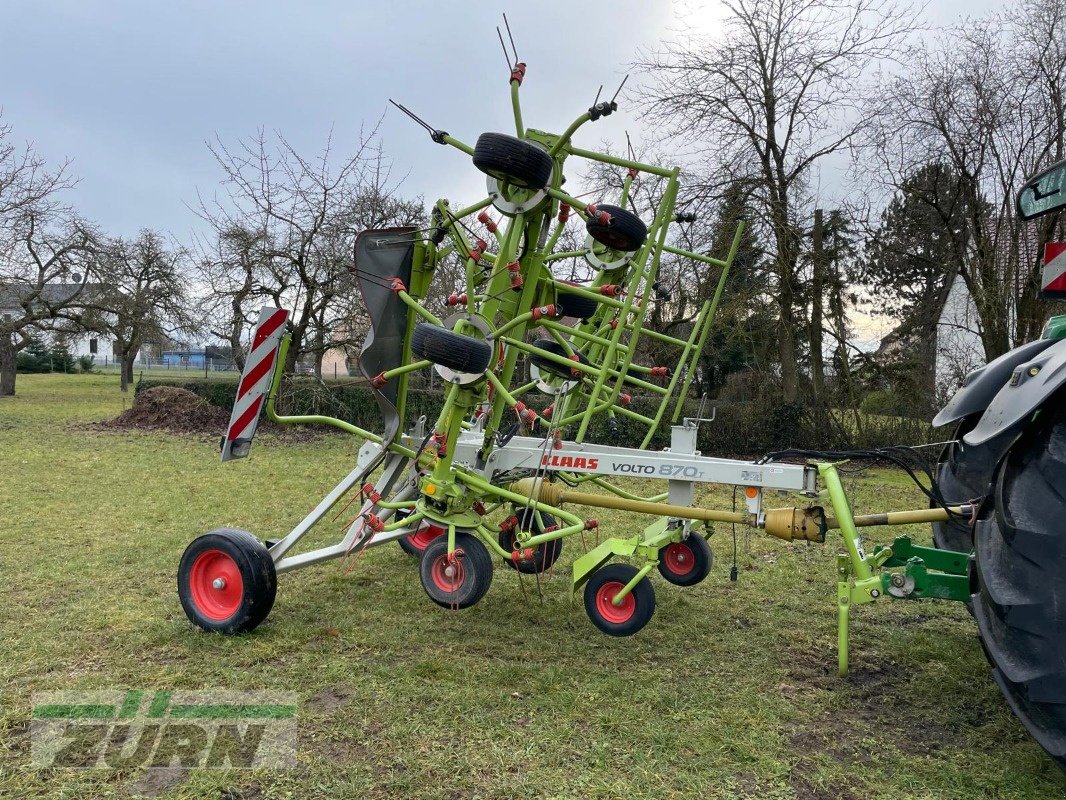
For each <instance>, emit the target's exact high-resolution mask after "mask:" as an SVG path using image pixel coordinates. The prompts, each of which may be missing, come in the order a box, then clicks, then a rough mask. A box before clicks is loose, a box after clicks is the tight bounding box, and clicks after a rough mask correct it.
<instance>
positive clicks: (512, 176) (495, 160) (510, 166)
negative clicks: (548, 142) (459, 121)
mask: <svg viewBox="0 0 1066 800" xmlns="http://www.w3.org/2000/svg"><path fill="white" fill-rule="evenodd" d="M474 166H475V167H477V168H478V169H479V170H481V171H482V172H484V173H485V174H486V175H491V176H492V177H494V178H496V179H497V180H501V181H506V182H507V183H511V184H514V185H515V186H522V187H525V188H527V189H543V188H544V187H545V186H547V185H548V181H550V180H551V177H552V168H553V167H554V162H553V161H552V158H551V156H549V155H548V154H547V153H546V152H545V151H544V150H542V149H541V148H539V147H537V146H536V145H535V144H531V143H530V142H527V141H524V140H522V139H516V138H515V137H514V136H508V135H507V134H505V133H483V134H481V135H480V136H479V137H477V144H475V145H474Z"/></svg>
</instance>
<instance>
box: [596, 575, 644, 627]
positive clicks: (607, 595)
mask: <svg viewBox="0 0 1066 800" xmlns="http://www.w3.org/2000/svg"><path fill="white" fill-rule="evenodd" d="M624 588H625V584H624V583H619V582H618V581H607V583H605V584H603V586H601V587H600V588H599V589H597V590H596V611H597V612H598V613H599V615H600V616H601V617H603V618H604V619H605V620H607V621H608V622H611V623H614V624H615V625H620V624H622V623H623V622H628V621H629V620H630V619H631V618H632V617H633V615H634V614H635V613H636V611H637V600H636V598H635V597H633V593H632V592H630V593H629V594H627V595H626V596H625V597H623V598H622V603H621V605H617V606H616V605H615V604H614V603H612V602H611V601H612V600H614V597H615V595H616V594H618V593H619V592H620V591H622V589H624Z"/></svg>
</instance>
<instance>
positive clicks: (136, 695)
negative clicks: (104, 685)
mask: <svg viewBox="0 0 1066 800" xmlns="http://www.w3.org/2000/svg"><path fill="white" fill-rule="evenodd" d="M143 696H144V692H139V691H129V692H126V699H125V700H124V701H123V703H122V710H121V711H119V712H118V715H119V717H120V718H121V719H128V718H129V717H132V716H134V715H135V714H136V713H137V709H138V708H139V707H140V705H141V697H143Z"/></svg>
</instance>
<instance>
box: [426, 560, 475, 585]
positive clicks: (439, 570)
mask: <svg viewBox="0 0 1066 800" xmlns="http://www.w3.org/2000/svg"><path fill="white" fill-rule="evenodd" d="M449 566H451V567H452V569H453V572H452V574H451V575H449V574H448V567H449ZM429 575H430V577H431V578H432V579H433V585H434V586H436V587H437V588H438V589H440V590H441V591H442V592H456V591H458V590H459V587H460V586H462V585H463V581H464V580H465V579H466V573H465V572H464V571H463V561H462V559H460V558H452V559H451V561H450V562H449V560H448V554H447V553H441V554H440V555H439V556H437V558H436V560H435V561H434V562H433V567H432V568H431V569H430V571H429Z"/></svg>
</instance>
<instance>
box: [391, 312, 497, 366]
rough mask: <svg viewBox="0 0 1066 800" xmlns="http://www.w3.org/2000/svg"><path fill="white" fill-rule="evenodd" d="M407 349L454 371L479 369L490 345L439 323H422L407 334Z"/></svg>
mask: <svg viewBox="0 0 1066 800" xmlns="http://www.w3.org/2000/svg"><path fill="white" fill-rule="evenodd" d="M411 352H412V353H413V354H414V355H415V357H416V358H424V359H427V360H429V361H432V362H433V363H434V364H440V366H442V367H447V368H448V369H454V370H455V371H456V372H471V373H475V374H478V373H482V372H484V371H485V370H486V369H487V368H488V366H489V362H490V361H491V360H492V345H490V344H489V343H488V342H486V341H484V340H482V339H475V338H473V337H472V336H464V335H463V334H461V333H456V332H455V331H449V330H447V329H446V328H441V327H440V326H439V325H431V324H429V323H425V322H424V323H422V324H420V325H416V326H415V329H414V332H413V333H412V334H411Z"/></svg>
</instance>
